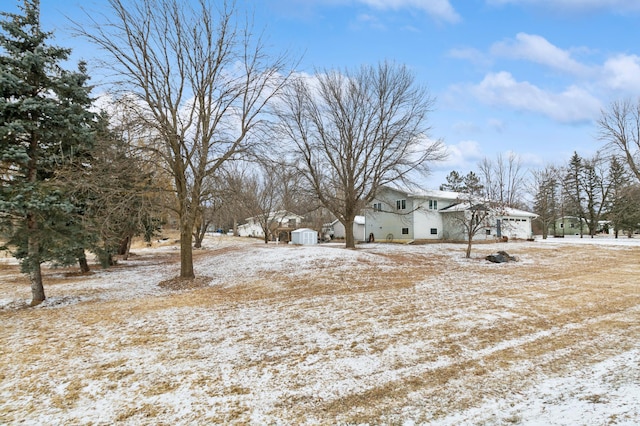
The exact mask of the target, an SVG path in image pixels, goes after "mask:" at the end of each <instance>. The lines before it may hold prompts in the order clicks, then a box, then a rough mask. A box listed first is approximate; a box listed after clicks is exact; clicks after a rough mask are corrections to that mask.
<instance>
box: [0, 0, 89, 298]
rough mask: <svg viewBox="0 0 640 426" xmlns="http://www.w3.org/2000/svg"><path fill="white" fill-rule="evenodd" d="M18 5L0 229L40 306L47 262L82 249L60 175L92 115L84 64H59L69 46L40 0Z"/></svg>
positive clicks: (3, 72)
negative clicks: (55, 32)
mask: <svg viewBox="0 0 640 426" xmlns="http://www.w3.org/2000/svg"><path fill="white" fill-rule="evenodd" d="M20 9H21V12H22V14H13V13H6V12H2V13H0V16H1V17H2V19H1V20H0V28H1V30H2V31H1V32H0V92H1V96H0V161H1V163H0V164H1V166H0V167H1V172H0V176H1V179H2V181H1V186H0V212H1V214H0V235H1V238H2V240H3V241H4V242H5V243H4V245H3V247H2V248H3V249H7V250H11V251H12V253H13V255H14V256H15V257H16V258H18V259H20V263H21V267H22V271H23V272H25V273H27V274H29V278H30V281H31V291H32V301H31V303H32V305H35V304H38V303H40V302H42V301H43V300H44V299H45V292H44V287H43V283H42V272H41V264H42V263H43V262H47V261H55V262H58V263H61V264H69V263H71V262H75V259H76V258H77V256H78V254H79V250H80V249H82V245H83V243H82V241H81V239H79V238H78V233H79V232H80V228H79V227H78V226H77V225H78V221H77V220H75V217H76V215H77V214H78V213H79V211H78V208H77V206H76V205H74V202H73V200H72V199H70V198H69V197H68V196H67V195H66V193H65V191H64V188H62V187H61V186H60V185H59V183H58V182H57V181H56V179H54V177H55V173H56V170H58V169H59V168H61V167H63V166H64V165H65V164H68V163H69V162H71V161H74V160H75V161H77V160H78V159H79V157H80V156H81V155H82V154H83V153H84V152H85V151H86V150H87V149H88V148H89V146H90V144H91V140H92V117H93V115H92V114H91V113H90V112H89V111H88V108H89V106H90V104H91V99H90V97H89V92H90V88H89V87H88V86H87V81H88V76H87V74H86V68H85V66H84V64H80V66H79V69H78V71H77V72H70V71H66V70H64V69H62V68H61V67H60V62H62V61H65V60H66V59H68V57H69V54H70V50H69V49H63V48H59V47H54V46H50V45H48V44H47V40H48V39H49V38H50V37H51V33H47V32H43V31H42V30H41V28H40V23H39V12H40V2H39V0H24V4H23V6H22V7H21V8H20Z"/></svg>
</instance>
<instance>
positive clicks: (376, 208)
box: [373, 203, 382, 212]
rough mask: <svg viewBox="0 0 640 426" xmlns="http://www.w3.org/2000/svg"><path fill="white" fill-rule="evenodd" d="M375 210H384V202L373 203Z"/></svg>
mask: <svg viewBox="0 0 640 426" xmlns="http://www.w3.org/2000/svg"><path fill="white" fill-rule="evenodd" d="M373 211H374V212H381V211H382V203H373Z"/></svg>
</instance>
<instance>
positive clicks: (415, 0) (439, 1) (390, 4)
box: [356, 0, 460, 23]
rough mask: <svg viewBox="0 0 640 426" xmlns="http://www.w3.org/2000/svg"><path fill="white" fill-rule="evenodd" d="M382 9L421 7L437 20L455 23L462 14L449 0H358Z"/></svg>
mask: <svg viewBox="0 0 640 426" xmlns="http://www.w3.org/2000/svg"><path fill="white" fill-rule="evenodd" d="M356 1H357V2H359V3H363V4H366V5H368V6H370V7H373V8H375V9H380V10H399V9H419V10H422V11H424V12H426V13H427V14H429V15H430V16H432V17H433V18H435V19H437V20H442V21H445V22H451V23H455V22H458V21H460V15H458V13H457V12H456V11H455V9H454V8H453V6H451V3H450V2H449V0H428V1H427V0H356Z"/></svg>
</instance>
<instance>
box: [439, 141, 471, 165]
mask: <svg viewBox="0 0 640 426" xmlns="http://www.w3.org/2000/svg"><path fill="white" fill-rule="evenodd" d="M446 150H447V154H448V157H447V159H446V160H445V161H443V162H441V163H439V164H438V167H437V168H438V169H441V170H452V169H468V168H469V167H470V166H472V165H474V164H476V163H477V162H478V160H480V159H481V158H482V152H481V149H480V144H479V143H478V142H477V141H474V140H464V141H460V142H458V143H457V144H454V145H449V144H447V145H446Z"/></svg>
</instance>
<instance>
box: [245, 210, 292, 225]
mask: <svg viewBox="0 0 640 426" xmlns="http://www.w3.org/2000/svg"><path fill="white" fill-rule="evenodd" d="M259 217H263V216H262V215H258V216H251V217H248V218H246V219H245V220H246V221H247V222H250V221H252V220H254V219H256V218H259ZM284 219H300V220H302V219H304V217H303V216H300V215H298V214H295V213H291V212H288V211H286V210H278V211H275V212H270V213H269V216H267V220H269V221H272V220H280V221H282V220H284Z"/></svg>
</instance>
